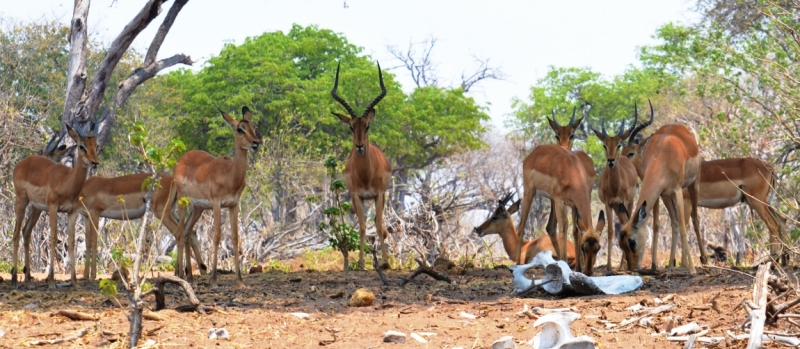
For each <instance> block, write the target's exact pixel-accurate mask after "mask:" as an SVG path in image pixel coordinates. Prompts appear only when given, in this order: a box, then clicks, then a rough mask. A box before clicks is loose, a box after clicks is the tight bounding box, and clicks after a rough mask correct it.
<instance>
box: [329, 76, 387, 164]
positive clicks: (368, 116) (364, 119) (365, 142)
mask: <svg viewBox="0 0 800 349" xmlns="http://www.w3.org/2000/svg"><path fill="white" fill-rule="evenodd" d="M378 81H379V83H380V86H381V93H380V94H379V95H378V97H375V99H373V100H372V102H370V103H369V105H367V108H366V109H364V113H363V114H361V117H358V116H356V112H355V111H353V108H352V107H351V106H350V105H349V104H347V101H345V100H344V98H342V97H340V96H339V94H337V93H336V90H337V89H338V88H339V65H337V66H336V80H334V82H333V90H331V96H333V99H335V100H336V101H337V102H339V104H341V105H342V106H343V107H344V109H346V110H347V114H348V115H343V114H339V113H333V115H336V116H337V117H338V118H339V120H340V121H341V122H342V123H343V124H347V125H348V126H350V131H351V132H352V133H353V146H355V150H356V154H358V155H364V154H366V153H367V150H368V149H369V135H368V134H367V132H368V131H369V124H370V123H371V122H372V120H374V119H375V106H376V105H378V102H380V101H381V99H383V97H386V87H385V86H384V85H383V73H381V65H380V63H378Z"/></svg>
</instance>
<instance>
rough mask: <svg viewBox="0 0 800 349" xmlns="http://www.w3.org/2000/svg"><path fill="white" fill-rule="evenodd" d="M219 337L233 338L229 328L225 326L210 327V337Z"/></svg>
mask: <svg viewBox="0 0 800 349" xmlns="http://www.w3.org/2000/svg"><path fill="white" fill-rule="evenodd" d="M217 338H221V339H230V338H231V334H230V333H228V330H226V329H225V328H224V327H223V328H213V327H212V328H210V329H209V330H208V339H217Z"/></svg>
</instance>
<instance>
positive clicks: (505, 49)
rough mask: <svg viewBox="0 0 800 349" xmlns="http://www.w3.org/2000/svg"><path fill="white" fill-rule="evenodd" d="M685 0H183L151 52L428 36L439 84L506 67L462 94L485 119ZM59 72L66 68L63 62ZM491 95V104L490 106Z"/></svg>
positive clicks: (127, 15) (373, 49)
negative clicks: (296, 33) (295, 36)
mask: <svg viewBox="0 0 800 349" xmlns="http://www.w3.org/2000/svg"><path fill="white" fill-rule="evenodd" d="M1 2H2V6H0V16H1V17H6V18H8V17H11V18H14V19H16V20H21V21H26V20H38V19H42V18H45V19H57V20H60V21H63V22H64V23H65V24H66V23H69V19H70V18H71V15H72V5H73V3H74V0H25V1H9V0H2V1H1ZM694 3H695V2H694V1H687V0H648V1H642V0H603V1H584V0H581V1H578V0H569V1H565V0H559V1H533V0H525V1H521V0H519V1H500V0H493V1H477V0H447V1H445V0H435V1H434V0H404V1H378V0H347V1H346V4H347V8H345V6H344V4H345V1H344V0H291V1H289V0H284V1H276V0H227V1H215V0H190V1H189V3H188V4H186V6H185V7H184V9H183V10H182V11H181V13H180V15H179V16H178V19H177V20H176V22H175V24H174V25H173V27H172V30H171V31H170V33H169V35H168V36H167V39H166V41H165V42H164V45H163V46H162V48H161V51H160V57H159V58H164V57H168V56H172V55H173V54H176V53H184V54H188V55H190V56H191V57H192V58H193V59H194V60H196V61H197V60H199V61H200V62H199V63H196V64H195V67H201V66H202V62H204V61H205V60H206V59H208V58H209V57H210V56H212V55H216V54H217V53H219V51H220V49H221V48H222V46H223V44H225V43H228V42H234V43H242V42H243V41H244V39H245V38H246V37H248V36H257V35H260V34H261V33H264V32H268V31H276V30H281V31H284V32H286V31H288V30H289V29H290V28H291V26H292V24H293V23H298V24H301V25H304V26H306V25H312V24H316V25H318V26H319V27H320V28H326V29H331V30H333V31H335V32H339V33H342V34H344V36H345V37H346V38H347V39H348V40H349V41H350V42H351V43H353V44H355V45H358V46H361V47H364V49H365V53H367V54H369V55H371V56H372V57H373V58H374V59H377V60H379V61H380V62H381V65H382V66H383V67H391V66H396V65H397V64H398V62H397V61H396V60H394V59H393V58H392V56H391V55H390V54H389V53H388V51H387V50H386V46H387V45H395V46H399V47H401V48H405V47H407V46H408V44H409V42H412V41H414V42H417V41H421V40H424V39H426V38H428V37H430V36H434V37H436V38H437V40H438V42H437V44H436V48H435V49H434V52H433V60H434V61H435V62H436V63H438V68H437V75H438V76H439V78H440V85H448V86H449V85H451V84H452V85H455V84H456V83H457V82H460V77H461V73H462V71H467V72H469V71H470V70H471V69H473V68H475V67H476V64H475V63H474V61H473V58H472V56H478V57H481V58H489V59H490V62H491V63H492V65H493V66H495V67H500V68H501V70H502V71H503V72H504V73H505V74H506V75H507V80H505V81H489V82H484V83H482V84H481V85H480V86H477V87H475V88H473V90H472V91H471V96H472V97H474V98H475V99H476V100H477V101H478V102H479V103H481V104H483V105H488V106H489V110H488V113H489V115H491V117H492V125H494V126H496V127H500V128H502V122H503V120H504V119H506V118H507V117H508V115H509V114H510V113H511V112H512V109H511V100H512V98H513V97H520V98H527V96H528V94H529V90H530V87H531V86H532V85H533V84H534V83H535V81H536V80H537V79H540V78H541V77H543V76H544V74H545V73H546V72H547V69H548V66H551V65H552V66H557V67H590V68H592V69H593V70H595V71H598V72H600V73H602V74H603V75H604V76H607V77H610V76H613V75H616V74H619V73H621V72H623V71H624V70H625V69H626V68H627V67H628V66H630V65H632V64H636V63H637V59H636V53H637V52H638V50H637V47H640V46H643V45H651V44H655V43H656V41H655V40H654V39H652V35H653V34H654V33H655V30H656V28H658V27H659V26H661V25H663V24H665V23H668V22H679V23H684V24H691V23H695V22H696V21H697V20H698V18H699V16H698V15H697V14H696V13H694V12H692V11H691V8H692V6H693V5H694ZM143 4H144V1H142V0H136V1H134V0H117V1H116V2H115V3H114V5H113V6H112V1H111V0H95V1H93V2H92V7H91V9H90V12H89V31H90V35H92V36H93V37H94V38H98V39H100V40H102V41H104V42H106V43H110V42H111V40H113V38H114V36H116V34H117V33H119V31H120V30H121V29H122V28H123V27H124V25H125V24H127V23H128V22H129V21H130V19H131V18H133V16H134V15H135V14H136V13H138V11H139V10H140V9H141V7H142V6H143ZM171 5H172V2H171V1H168V2H167V3H165V4H164V5H163V10H162V17H160V18H159V19H156V20H155V21H154V22H153V23H152V24H151V25H150V27H148V29H147V30H146V31H144V32H143V33H142V34H140V35H139V37H138V38H137V40H136V41H135V42H134V44H133V46H134V47H135V48H137V49H139V50H140V51H141V52H144V51H146V49H147V45H148V44H149V43H150V41H151V39H152V36H153V34H154V33H155V31H156V29H157V28H158V26H159V25H160V23H161V21H162V19H163V16H164V15H165V14H166V12H167V10H168V9H169V7H170V6H171ZM65 71H66V67H65ZM394 73H395V74H396V75H398V77H399V81H400V82H401V83H402V84H403V87H404V89H405V90H406V91H409V90H410V89H412V87H413V82H412V81H411V78H410V77H409V75H408V74H407V72H406V71H404V70H399V69H398V70H395V71H394ZM489 104H490V105H489Z"/></svg>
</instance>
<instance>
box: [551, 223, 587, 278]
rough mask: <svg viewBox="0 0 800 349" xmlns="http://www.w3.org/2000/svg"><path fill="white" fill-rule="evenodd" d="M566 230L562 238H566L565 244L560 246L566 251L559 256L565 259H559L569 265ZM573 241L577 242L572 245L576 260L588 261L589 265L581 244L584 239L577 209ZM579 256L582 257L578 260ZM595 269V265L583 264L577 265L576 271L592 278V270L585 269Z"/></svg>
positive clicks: (573, 224)
mask: <svg viewBox="0 0 800 349" xmlns="http://www.w3.org/2000/svg"><path fill="white" fill-rule="evenodd" d="M564 211H565V212H566V208H564ZM565 222H566V221H565ZM564 228H565V232H564V234H562V236H564V244H563V245H564V246H560V245H559V247H561V249H563V250H564V254H562V255H559V256H564V258H559V259H561V260H563V261H565V262H567V263H569V257H567V256H568V255H567V238H566V236H567V234H566V228H567V227H566V226H565V227H564ZM572 240H573V241H574V242H575V243H574V244H572V246H574V247H575V259H576V260H579V261H581V263H583V261H587V263H588V262H591V261H589V260H588V258H587V257H586V256H584V255H583V249H582V248H581V242H582V240H583V239H582V234H581V232H580V231H579V230H578V209H577V208H575V207H573V208H572ZM578 256H580V258H578ZM593 267H594V266H593V265H592V266H585V267H584V266H583V265H582V264H576V269H578V270H581V271H583V273H588V274H587V275H588V276H591V272H589V270H591V269H585V270H584V268H593Z"/></svg>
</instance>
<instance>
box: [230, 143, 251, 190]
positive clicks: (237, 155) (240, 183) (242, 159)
mask: <svg viewBox="0 0 800 349" xmlns="http://www.w3.org/2000/svg"><path fill="white" fill-rule="evenodd" d="M247 153H248V150H245V149H242V147H240V146H238V145H237V146H236V151H234V153H233V172H231V176H232V179H233V184H234V186H235V187H236V188H242V187H244V179H245V175H246V174H247Z"/></svg>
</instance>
